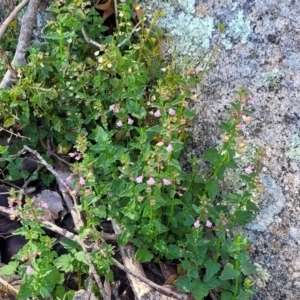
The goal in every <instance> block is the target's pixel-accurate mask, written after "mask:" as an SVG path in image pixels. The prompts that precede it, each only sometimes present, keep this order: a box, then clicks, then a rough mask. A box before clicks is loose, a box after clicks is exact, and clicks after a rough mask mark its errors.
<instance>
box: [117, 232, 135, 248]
mask: <svg viewBox="0 0 300 300" xmlns="http://www.w3.org/2000/svg"><path fill="white" fill-rule="evenodd" d="M131 237H132V235H131V232H130V231H129V230H126V229H125V230H124V231H123V232H122V233H121V234H119V235H118V244H119V245H120V246H125V245H126V244H127V243H128V241H129V240H130V238H131Z"/></svg>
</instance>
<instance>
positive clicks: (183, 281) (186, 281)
mask: <svg viewBox="0 0 300 300" xmlns="http://www.w3.org/2000/svg"><path fill="white" fill-rule="evenodd" d="M174 284H175V286H177V287H178V288H179V289H180V290H182V291H183V292H185V293H188V292H190V291H191V290H190V288H191V279H190V278H189V277H188V276H187V275H185V276H182V277H179V278H178V279H177V280H175V282H174Z"/></svg>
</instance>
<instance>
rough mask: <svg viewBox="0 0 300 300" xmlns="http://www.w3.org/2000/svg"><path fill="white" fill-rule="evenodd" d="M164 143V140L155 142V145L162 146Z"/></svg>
mask: <svg viewBox="0 0 300 300" xmlns="http://www.w3.org/2000/svg"><path fill="white" fill-rule="evenodd" d="M163 144H164V142H158V143H157V144H156V146H162V145H163Z"/></svg>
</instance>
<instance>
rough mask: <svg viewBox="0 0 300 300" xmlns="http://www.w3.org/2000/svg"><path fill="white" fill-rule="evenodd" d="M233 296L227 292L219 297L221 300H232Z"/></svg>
mask: <svg viewBox="0 0 300 300" xmlns="http://www.w3.org/2000/svg"><path fill="white" fill-rule="evenodd" d="M232 297H233V294H232V293H230V292H228V291H224V292H222V295H221V300H232Z"/></svg>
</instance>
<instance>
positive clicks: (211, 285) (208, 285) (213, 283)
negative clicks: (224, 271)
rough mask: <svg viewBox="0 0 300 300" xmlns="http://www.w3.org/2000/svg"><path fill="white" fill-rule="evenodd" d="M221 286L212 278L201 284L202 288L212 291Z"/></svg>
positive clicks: (218, 281) (217, 280)
mask: <svg viewBox="0 0 300 300" xmlns="http://www.w3.org/2000/svg"><path fill="white" fill-rule="evenodd" d="M220 285H221V282H220V280H219V279H217V277H215V276H213V277H211V278H210V279H209V280H207V281H205V282H203V288H205V289H208V290H212V289H214V288H216V287H218V286H220Z"/></svg>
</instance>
